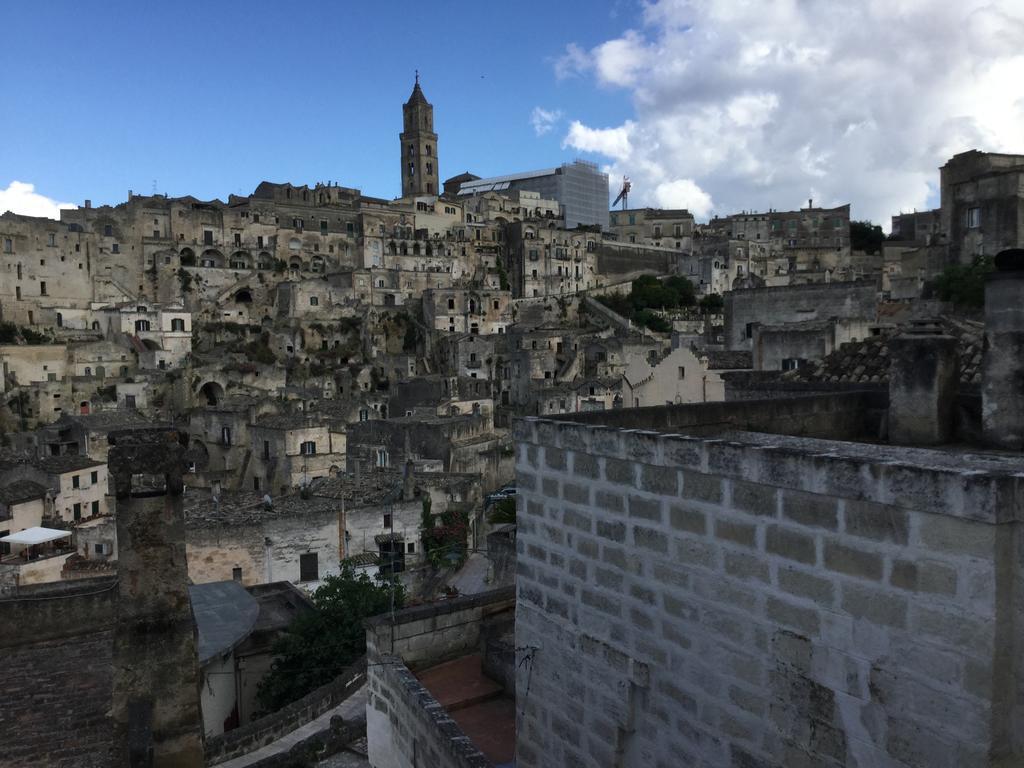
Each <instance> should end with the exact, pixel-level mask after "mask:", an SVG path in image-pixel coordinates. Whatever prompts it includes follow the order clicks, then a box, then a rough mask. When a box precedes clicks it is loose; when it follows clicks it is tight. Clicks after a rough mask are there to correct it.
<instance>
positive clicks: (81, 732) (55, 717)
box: [0, 578, 116, 768]
mask: <svg viewBox="0 0 1024 768" xmlns="http://www.w3.org/2000/svg"><path fill="white" fill-rule="evenodd" d="M115 586H116V582H115V581H114V580H113V579H108V578H103V579H89V580H81V581H75V582H74V583H72V584H67V583H61V582H58V583H55V584H52V585H51V584H46V585H40V586H38V587H31V588H28V589H22V590H21V591H20V592H19V594H18V597H16V598H12V599H7V600H0V616H2V617H3V619H2V620H0V655H2V657H3V660H4V665H3V676H4V683H3V686H4V692H3V703H2V704H0V744H2V745H3V757H2V758H0V763H2V764H3V765H4V766H5V767H7V768H28V767H29V766H41V765H45V766H53V768H105V767H106V766H109V765H111V764H112V763H113V754H112V751H111V747H112V743H113V723H112V721H111V719H110V702H111V696H112V686H113V675H112V668H111V667H112V663H113V630H112V629H111V627H112V626H113V610H114V598H115V596H116V592H115V591H114V589H113V588H114V587H115Z"/></svg>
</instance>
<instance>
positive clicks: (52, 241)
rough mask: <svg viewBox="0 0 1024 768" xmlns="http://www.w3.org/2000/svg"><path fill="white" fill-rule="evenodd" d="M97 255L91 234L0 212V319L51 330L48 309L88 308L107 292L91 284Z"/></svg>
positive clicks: (51, 314)
mask: <svg viewBox="0 0 1024 768" xmlns="http://www.w3.org/2000/svg"><path fill="white" fill-rule="evenodd" d="M98 255H99V251H98V244H97V240H96V239H95V238H94V237H93V236H92V235H91V233H86V232H84V231H82V230H80V229H78V228H76V227H74V226H73V225H71V224H69V223H66V222H64V221H54V220H52V219H46V218H37V217H31V216H20V215H17V214H13V213H10V212H4V213H3V214H2V215H0V275H2V276H3V279H0V320H3V321H6V322H13V323H17V324H19V325H36V324H44V323H45V324H47V325H53V324H54V319H55V311H54V309H53V308H54V307H78V308H81V309H86V308H88V306H89V303H90V302H92V301H96V300H100V299H101V297H103V296H104V294H105V293H107V292H106V291H103V289H102V288H100V287H99V286H98V285H97V280H96V278H97V277H98V275H97V274H96V271H98V269H99V262H98V261H94V260H96V259H97V257H98ZM114 293H115V295H116V296H117V297H118V298H127V296H124V295H123V294H122V293H120V292H114ZM111 298H112V297H111Z"/></svg>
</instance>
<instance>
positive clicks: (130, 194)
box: [128, 189, 132, 200]
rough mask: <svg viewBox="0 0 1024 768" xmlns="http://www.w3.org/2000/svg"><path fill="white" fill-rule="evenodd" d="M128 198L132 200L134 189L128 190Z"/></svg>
mask: <svg viewBox="0 0 1024 768" xmlns="http://www.w3.org/2000/svg"><path fill="white" fill-rule="evenodd" d="M128 199H129V200H131V199H132V191H131V190H130V189H129V190H128Z"/></svg>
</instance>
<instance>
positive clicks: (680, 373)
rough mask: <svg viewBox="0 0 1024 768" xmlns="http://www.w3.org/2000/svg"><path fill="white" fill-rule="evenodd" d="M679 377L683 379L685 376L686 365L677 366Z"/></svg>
mask: <svg viewBox="0 0 1024 768" xmlns="http://www.w3.org/2000/svg"><path fill="white" fill-rule="evenodd" d="M679 378H680V379H685V378H686V366H683V365H680V366H679Z"/></svg>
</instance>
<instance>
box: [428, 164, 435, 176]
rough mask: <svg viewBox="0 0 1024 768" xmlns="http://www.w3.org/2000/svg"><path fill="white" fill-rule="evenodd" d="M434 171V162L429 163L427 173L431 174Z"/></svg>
mask: <svg viewBox="0 0 1024 768" xmlns="http://www.w3.org/2000/svg"><path fill="white" fill-rule="evenodd" d="M433 172H434V164H433V163H427V173H428V174H431V173H433Z"/></svg>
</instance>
